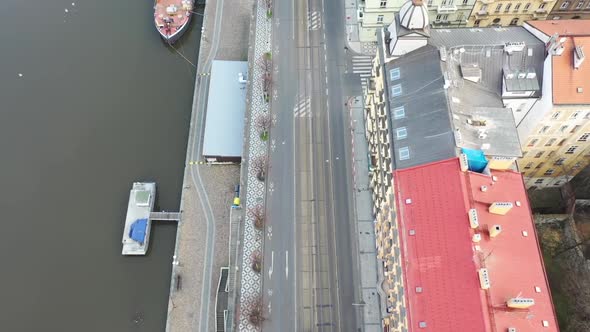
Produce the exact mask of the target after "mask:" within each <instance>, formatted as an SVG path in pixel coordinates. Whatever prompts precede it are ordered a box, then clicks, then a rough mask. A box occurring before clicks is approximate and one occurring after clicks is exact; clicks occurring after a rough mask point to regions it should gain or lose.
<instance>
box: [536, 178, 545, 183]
mask: <svg viewBox="0 0 590 332" xmlns="http://www.w3.org/2000/svg"><path fill="white" fill-rule="evenodd" d="M543 180H544V179H537V180H535V184H542V183H543Z"/></svg>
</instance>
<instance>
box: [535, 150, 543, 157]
mask: <svg viewBox="0 0 590 332" xmlns="http://www.w3.org/2000/svg"><path fill="white" fill-rule="evenodd" d="M542 155H543V151H539V152H537V154H536V155H535V158H541V156H542Z"/></svg>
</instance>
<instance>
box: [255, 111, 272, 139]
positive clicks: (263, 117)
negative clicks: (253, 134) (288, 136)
mask: <svg viewBox="0 0 590 332" xmlns="http://www.w3.org/2000/svg"><path fill="white" fill-rule="evenodd" d="M271 123H272V120H271V118H270V115H269V114H268V113H262V114H260V115H259V116H258V117H257V118H256V123H255V126H256V129H257V130H258V133H259V134H260V139H261V140H263V141H266V140H268V130H269V129H270V125H271Z"/></svg>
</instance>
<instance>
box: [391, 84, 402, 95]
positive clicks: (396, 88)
mask: <svg viewBox="0 0 590 332" xmlns="http://www.w3.org/2000/svg"><path fill="white" fill-rule="evenodd" d="M401 94H402V86H401V85H399V84H397V85H394V86H392V87H391V95H392V96H393V97H396V96H399V95H401Z"/></svg>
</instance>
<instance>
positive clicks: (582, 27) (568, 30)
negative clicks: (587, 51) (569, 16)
mask: <svg viewBox="0 0 590 332" xmlns="http://www.w3.org/2000/svg"><path fill="white" fill-rule="evenodd" d="M527 23H528V24H530V25H532V26H534V27H535V28H537V29H538V30H540V31H542V32H543V33H544V34H546V35H547V36H552V35H553V34H554V33H558V34H559V35H560V36H568V35H580V34H582V35H587V34H588V33H589V32H590V20H547V21H527Z"/></svg>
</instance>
